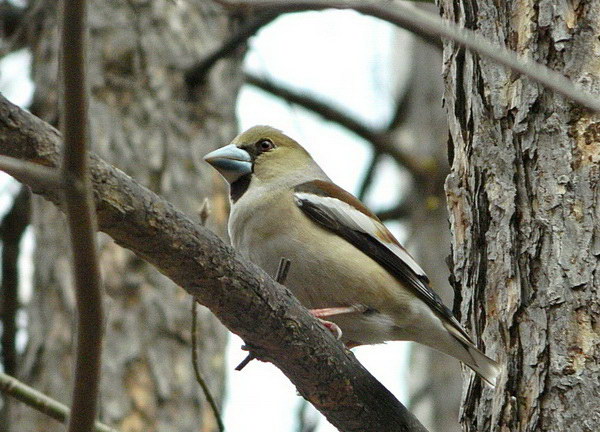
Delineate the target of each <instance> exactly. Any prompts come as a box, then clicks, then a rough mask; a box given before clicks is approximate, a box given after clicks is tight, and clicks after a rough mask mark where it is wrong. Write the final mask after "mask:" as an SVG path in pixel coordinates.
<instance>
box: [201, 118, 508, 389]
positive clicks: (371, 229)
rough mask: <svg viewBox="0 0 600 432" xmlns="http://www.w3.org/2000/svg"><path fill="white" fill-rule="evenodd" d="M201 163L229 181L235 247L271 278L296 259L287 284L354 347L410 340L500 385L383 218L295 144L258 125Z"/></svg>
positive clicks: (486, 359) (490, 362)
mask: <svg viewBox="0 0 600 432" xmlns="http://www.w3.org/2000/svg"><path fill="white" fill-rule="evenodd" d="M204 159H205V160H206V161H207V162H208V163H209V164H211V165H212V166H213V167H214V168H216V169H217V170H218V171H219V173H221V175H222V176H223V177H224V178H225V180H227V182H228V183H229V185H230V196H231V204H232V205H231V214H230V217H229V235H230V237H231V241H232V243H233V246H234V247H235V248H236V249H237V250H238V251H239V252H241V253H242V254H243V255H245V256H246V257H247V258H248V259H249V260H250V261H252V262H254V263H255V264H257V265H259V266H260V267H262V268H263V269H264V270H265V271H267V272H268V273H269V274H275V270H276V268H277V265H278V263H279V261H280V259H281V258H282V257H285V258H288V259H289V260H290V261H291V267H290V271H289V274H288V277H287V281H286V286H287V287H288V288H289V289H290V290H291V291H292V292H293V293H294V295H295V296H296V297H297V298H298V299H299V300H300V302H301V303H302V304H303V305H304V306H305V307H307V308H308V309H310V310H311V312H312V313H313V315H315V316H316V317H317V318H327V321H325V324H326V325H327V326H328V327H329V328H330V330H333V331H337V330H338V328H339V329H341V338H342V340H343V342H344V343H346V345H347V346H349V347H352V346H357V345H363V344H376V343H382V342H384V341H390V340H410V341H415V342H419V343H422V344H424V345H427V346H430V347H432V348H435V349H437V350H439V351H441V352H443V353H446V354H449V355H451V356H453V357H456V358H457V359H459V360H461V361H462V362H464V363H465V364H466V365H467V366H469V367H470V368H471V369H473V370H474V371H475V372H477V373H478V374H479V375H480V376H481V377H483V379H484V380H485V381H487V382H488V383H490V384H492V385H493V384H494V383H495V379H496V376H497V375H498V373H499V371H500V366H499V364H498V363H497V362H495V361H494V360H492V359H490V358H489V357H487V356H486V355H485V354H483V353H482V352H481V351H479V350H478V349H477V348H476V347H475V344H474V343H473V341H472V340H471V338H470V337H469V336H468V335H467V333H466V332H465V330H464V329H463V328H462V327H461V325H460V323H459V322H458V321H457V320H456V318H455V317H454V316H453V315H452V312H451V311H450V310H449V309H448V308H447V307H446V306H445V305H444V304H443V303H442V301H441V300H440V298H439V297H438V296H437V295H436V294H435V292H433V291H432V290H431V289H430V288H429V285H428V283H429V280H428V278H427V276H426V275H425V272H424V271H423V270H422V269H421V267H419V265H418V264H417V263H416V262H415V261H414V260H413V258H412V257H411V256H410V255H409V254H408V252H407V251H406V250H405V249H404V248H403V247H402V245H400V243H399V242H398V241H397V240H396V239H395V238H394V236H393V235H392V234H391V233H390V231H389V230H388V229H387V228H386V227H385V226H384V225H383V223H382V222H381V221H380V220H379V219H378V218H377V217H376V216H375V215H374V214H373V213H372V212H371V211H370V210H369V209H367V208H366V207H365V206H364V205H363V204H362V203H361V202H360V201H359V200H357V199H356V198H355V197H354V196H352V195H351V194H349V193H348V192H346V191H345V190H343V189H341V188H340V187H338V186H336V185H335V184H334V183H332V182H331V180H330V179H329V177H327V175H326V174H325V173H324V172H323V170H322V169H321V168H320V167H319V166H318V165H317V163H316V162H315V161H314V160H313V159H312V157H311V156H310V155H309V154H308V152H307V151H306V150H305V149H304V148H303V147H302V146H300V144H298V143H297V142H296V141H294V140H293V139H291V138H289V137H288V136H286V135H284V134H283V133H282V132H280V131H279V130H277V129H274V128H272V127H269V126H256V127H253V128H251V129H249V130H247V131H246V132H244V133H242V134H240V135H239V136H237V137H236V138H235V139H234V140H233V142H232V143H231V144H229V145H227V146H225V147H222V148H220V149H218V150H215V151H213V152H211V153H209V154H207V155H206V156H205V157H204Z"/></svg>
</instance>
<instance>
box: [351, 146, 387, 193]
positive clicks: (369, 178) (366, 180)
mask: <svg viewBox="0 0 600 432" xmlns="http://www.w3.org/2000/svg"><path fill="white" fill-rule="evenodd" d="M380 160H381V153H379V152H378V151H374V152H373V157H372V158H371V161H370V162H369V166H368V167H367V172H366V173H365V175H364V177H363V179H362V181H361V182H360V186H359V188H358V193H357V194H356V196H357V198H358V199H359V200H361V201H363V200H364V199H365V197H366V195H367V192H368V191H369V187H370V186H371V183H373V179H374V178H375V171H376V168H377V165H378V164H379V161H380Z"/></svg>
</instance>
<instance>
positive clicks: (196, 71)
mask: <svg viewBox="0 0 600 432" xmlns="http://www.w3.org/2000/svg"><path fill="white" fill-rule="evenodd" d="M279 15H280V14H279V13H272V12H265V13H263V14H261V15H259V16H257V17H256V18H254V19H252V20H251V21H250V22H248V23H246V24H245V25H244V26H243V27H242V28H240V29H239V30H238V31H237V32H236V33H235V34H234V35H233V36H231V37H230V38H229V39H227V40H226V41H225V42H223V44H222V45H221V46H220V47H219V48H217V49H215V50H214V51H213V52H212V53H210V54H208V55H207V56H206V57H204V58H203V59H202V60H200V61H199V62H198V63H196V64H195V65H194V66H192V67H191V68H190V69H189V70H188V71H187V72H186V73H185V82H186V84H187V85H188V86H190V87H195V86H198V85H201V84H202V83H203V82H204V80H205V79H206V75H207V74H208V72H209V71H210V69H211V68H212V67H213V66H214V65H215V63H217V62H218V61H219V60H220V59H222V58H224V57H227V56H228V55H231V54H233V53H234V52H235V51H236V49H237V48H238V47H239V46H240V45H242V44H243V43H245V42H246V41H247V40H248V39H250V38H251V37H252V36H254V34H255V33H256V32H257V31H258V30H260V29H261V28H263V27H264V26H266V25H267V24H269V23H270V22H271V21H273V20H274V19H275V18H277V17H278V16H279Z"/></svg>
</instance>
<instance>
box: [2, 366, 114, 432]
mask: <svg viewBox="0 0 600 432" xmlns="http://www.w3.org/2000/svg"><path fill="white" fill-rule="evenodd" d="M0 391H1V392H2V393H4V394H7V395H9V396H11V397H13V398H15V399H17V400H19V401H21V402H23V403H24V404H26V405H27V406H29V407H31V408H33V409H35V410H37V411H39V412H41V413H42V414H46V415H47V416H48V417H51V418H53V419H54V420H57V421H59V422H61V423H66V422H67V419H68V418H69V414H70V412H69V407H67V406H66V405H63V404H61V403H60V402H58V401H55V400H54V399H52V398H50V397H48V396H46V395H45V394H44V393H42V392H39V391H38V390H36V389H34V388H31V387H29V386H28V385H27V384H24V383H22V382H21V381H19V380H18V379H16V378H14V377H12V376H10V375H7V374H5V373H2V372H0ZM93 430H94V431H95V432H118V431H117V429H113V428H111V427H110V426H107V425H105V424H103V423H100V422H98V421H97V422H95V423H94V426H93Z"/></svg>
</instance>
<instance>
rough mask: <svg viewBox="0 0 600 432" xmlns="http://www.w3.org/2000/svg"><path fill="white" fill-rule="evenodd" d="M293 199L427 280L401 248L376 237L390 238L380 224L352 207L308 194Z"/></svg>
mask: <svg viewBox="0 0 600 432" xmlns="http://www.w3.org/2000/svg"><path fill="white" fill-rule="evenodd" d="M294 198H295V200H296V203H297V204H298V205H301V202H302V201H308V202H310V203H311V204H312V205H314V206H317V207H319V209H320V210H321V211H322V212H323V213H326V214H327V215H328V216H330V217H331V218H332V219H335V220H336V221H338V222H339V223H340V224H341V225H345V226H346V227H348V228H351V229H353V230H355V231H359V232H362V233H365V234H368V235H369V236H370V237H372V238H373V239H375V240H377V241H378V242H379V243H380V244H381V245H383V246H385V247H386V248H387V249H389V250H390V251H391V252H392V253H394V254H395V255H396V256H397V257H398V258H400V259H401V260H402V261H404V262H405V263H406V265H408V266H409V267H410V269H411V270H412V271H413V272H415V273H416V274H417V275H418V276H419V277H422V278H427V275H426V274H425V272H424V271H423V269H422V268H421V267H420V266H419V264H417V263H416V262H415V260H414V259H413V258H412V257H411V256H410V255H409V253H408V252H407V251H406V250H405V249H404V248H403V247H402V246H399V245H397V244H395V243H393V242H391V241H387V240H385V238H382V236H381V235H378V234H379V233H386V234H388V235H389V236H391V234H389V231H388V229H387V228H386V227H385V225H383V224H382V223H381V222H379V221H377V220H375V219H373V218H371V217H369V216H367V215H366V214H364V213H362V212H360V211H359V210H357V209H356V208H355V207H353V206H352V205H350V204H348V203H347V202H344V201H341V200H339V199H337V198H333V197H327V196H320V195H315V194H313V193H309V192H296V193H295V194H294Z"/></svg>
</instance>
